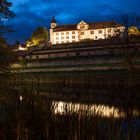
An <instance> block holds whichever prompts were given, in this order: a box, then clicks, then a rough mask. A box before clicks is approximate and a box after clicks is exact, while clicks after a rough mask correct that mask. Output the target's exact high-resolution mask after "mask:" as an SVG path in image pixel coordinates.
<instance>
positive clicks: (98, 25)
mask: <svg viewBox="0 0 140 140" xmlns="http://www.w3.org/2000/svg"><path fill="white" fill-rule="evenodd" d="M87 24H88V25H89V29H90V30H91V29H102V28H109V27H123V25H121V24H119V23H116V22H114V21H107V22H93V23H87ZM70 30H77V24H68V25H59V26H56V27H55V28H54V32H59V31H70Z"/></svg>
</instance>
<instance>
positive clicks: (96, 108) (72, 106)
mask: <svg viewBox="0 0 140 140" xmlns="http://www.w3.org/2000/svg"><path fill="white" fill-rule="evenodd" d="M52 106H53V111H54V113H55V114H61V115H65V114H68V113H70V114H72V113H77V114H80V115H85V114H86V115H93V116H101V117H113V118H120V117H125V113H124V112H122V111H120V110H119V108H116V107H110V106H107V105H96V104H90V105H87V104H78V103H70V102H69V103H68V102H55V101H54V102H53V103H52Z"/></svg>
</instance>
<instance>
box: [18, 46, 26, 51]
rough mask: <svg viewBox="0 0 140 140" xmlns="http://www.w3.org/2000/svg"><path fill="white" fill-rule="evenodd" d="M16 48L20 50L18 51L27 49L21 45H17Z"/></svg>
mask: <svg viewBox="0 0 140 140" xmlns="http://www.w3.org/2000/svg"><path fill="white" fill-rule="evenodd" d="M18 50H20V51H26V50H27V48H25V47H22V46H21V45H19V47H18Z"/></svg>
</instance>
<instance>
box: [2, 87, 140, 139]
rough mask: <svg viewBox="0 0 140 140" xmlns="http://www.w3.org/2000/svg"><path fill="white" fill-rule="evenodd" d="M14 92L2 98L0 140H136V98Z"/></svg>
mask: <svg viewBox="0 0 140 140" xmlns="http://www.w3.org/2000/svg"><path fill="white" fill-rule="evenodd" d="M13 87H14V86H13ZM13 87H12V88H11V89H10V90H7V91H5V92H3V91H2V92H3V94H2V92H1V94H0V95H1V96H0V110H1V111H0V113H1V114H0V140H15V139H17V140H109V139H110V140H113V139H116V140H126V139H129V140H139V139H140V133H139V132H140V117H139V116H140V114H139V110H140V109H139V102H138V100H137V102H136V99H140V98H139V94H135V95H134V94H133V96H129V94H126V96H122V94H119V93H117V94H116V93H115V92H112V91H107V92H104V91H101V90H99V91H97V92H96V93H95V92H91V91H92V90H91V89H90V92H88V88H87V87H86V88H87V90H85V91H86V94H84V93H83V94H82V93H81V90H80V88H77V89H76V88H75V87H74V88H71V89H66V88H65V89H64V88H59V91H58V89H55V88H54V87H47V86H46V87H45V86H44V87H43V86H42V87H38V86H35V85H30V86H25V87H23V86H18V87H16V88H15V89H14V88H13ZM13 89H14V90H13ZM61 90H62V91H61ZM66 91H69V92H66ZM73 91H76V93H73ZM42 93H43V94H42ZM60 93H61V94H60ZM77 93H78V94H77ZM85 95H86V96H85ZM123 95H125V94H123ZM135 97H136V98H135ZM73 99H74V100H73ZM87 99H89V101H88V100H87Z"/></svg>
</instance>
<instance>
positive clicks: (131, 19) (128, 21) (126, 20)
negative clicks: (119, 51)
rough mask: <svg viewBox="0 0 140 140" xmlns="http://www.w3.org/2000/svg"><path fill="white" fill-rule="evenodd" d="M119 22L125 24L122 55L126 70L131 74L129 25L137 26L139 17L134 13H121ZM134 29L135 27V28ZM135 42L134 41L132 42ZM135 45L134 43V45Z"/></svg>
mask: <svg viewBox="0 0 140 140" xmlns="http://www.w3.org/2000/svg"><path fill="white" fill-rule="evenodd" d="M121 22H122V24H123V25H124V26H125V30H124V35H123V41H124V43H125V46H126V47H125V48H124V51H123V56H124V64H125V67H126V68H127V70H128V71H129V72H130V74H131V75H133V74H134V72H135V68H134V65H133V62H134V61H135V60H134V58H133V55H132V51H133V48H135V47H133V48H131V47H130V43H132V42H131V36H130V35H129V28H130V27H133V26H135V27H137V26H139V24H140V17H139V16H136V15H134V14H133V15H123V16H121ZM135 29H136V28H135ZM134 43H135V42H134ZM134 46H135V45H134Z"/></svg>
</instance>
